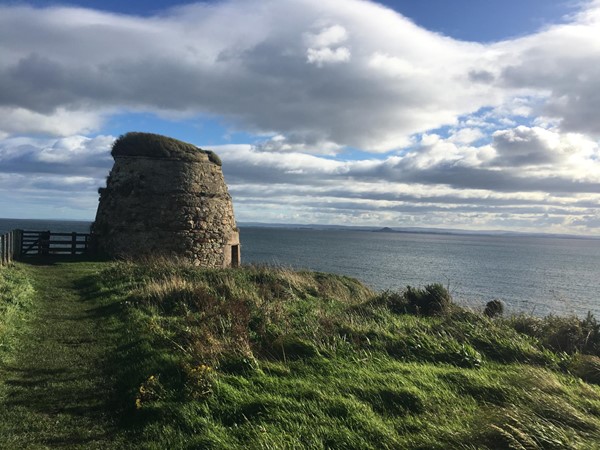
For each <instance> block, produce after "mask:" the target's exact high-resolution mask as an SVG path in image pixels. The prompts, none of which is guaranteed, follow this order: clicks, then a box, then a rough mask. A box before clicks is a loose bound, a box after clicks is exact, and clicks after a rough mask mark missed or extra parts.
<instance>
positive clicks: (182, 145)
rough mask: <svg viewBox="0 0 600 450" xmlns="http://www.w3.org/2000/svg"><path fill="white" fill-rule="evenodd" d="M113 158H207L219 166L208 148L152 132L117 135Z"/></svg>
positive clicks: (219, 161)
mask: <svg viewBox="0 0 600 450" xmlns="http://www.w3.org/2000/svg"><path fill="white" fill-rule="evenodd" d="M111 154H112V156H113V158H116V157H119V156H142V157H147V158H169V159H171V158H172V159H182V160H191V161H199V160H204V155H206V156H208V160H209V161H211V162H212V163H214V164H216V165H218V166H220V165H221V159H220V158H219V157H218V156H217V154H216V153H214V152H212V151H210V150H202V149H201V148H198V147H196V146H195V145H192V144H188V143H187V142H183V141H180V140H177V139H173V138H170V137H167V136H162V135H160V134H154V133H139V132H130V133H127V134H124V135H122V136H120V137H119V139H117V140H116V141H115V143H114V144H113V148H112V152H111Z"/></svg>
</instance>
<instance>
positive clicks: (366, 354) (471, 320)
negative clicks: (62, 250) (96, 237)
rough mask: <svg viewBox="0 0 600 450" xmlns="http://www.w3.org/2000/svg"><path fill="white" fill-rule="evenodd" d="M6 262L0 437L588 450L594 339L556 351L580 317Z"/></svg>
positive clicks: (342, 286)
mask: <svg viewBox="0 0 600 450" xmlns="http://www.w3.org/2000/svg"><path fill="white" fill-rule="evenodd" d="M13 270H15V269H10V271H13ZM11 273H12V272H11ZM15 273H19V274H20V275H18V277H20V278H19V279H20V280H21V281H20V282H23V283H24V284H23V285H26V284H27V283H28V281H27V280H28V279H29V280H31V281H30V284H32V285H33V287H34V288H35V292H36V294H35V296H34V299H35V301H34V302H25V303H24V304H25V306H24V307H23V309H22V310H23V311H25V312H26V313H27V314H28V315H29V319H27V321H26V323H25V325H23V324H22V325H21V331H18V332H17V333H16V334H15V336H16V337H14V338H13V340H12V342H15V343H17V344H18V345H16V346H13V347H12V349H9V350H8V354H10V355H12V358H13V359H12V362H11V363H10V364H9V366H8V370H7V371H4V372H0V380H2V382H0V393H1V395H0V403H3V404H1V405H0V448H4V447H7V448H19V447H27V446H29V447H34V448H35V447H42V448H43V447H44V446H48V447H53V446H63V447H78V446H79V447H81V448H93V447H96V448H123V447H125V446H126V445H125V443H128V445H131V446H132V447H136V448H151V449H152V448H155V449H165V448H169V449H175V448H201V449H203V448H207V449H210V448H214V449H236V448H240V449H242V448H265V449H287V448H311V449H326V448H338V449H342V448H343V449H354V448H355V449H370V448H372V449H386V448H389V449H392V448H393V449H396V448H411V449H448V448H464V449H486V448H488V449H496V448H514V449H570V448H575V449H578V448H579V449H593V448H600V444H599V443H600V386H598V385H597V383H598V381H599V380H600V377H597V375H598V372H597V370H598V368H600V365H598V364H597V363H598V355H597V354H596V353H594V349H595V348H596V347H594V339H595V337H594V336H592V334H589V333H588V336H587V338H586V339H587V340H586V341H585V344H586V345H587V347H582V346H581V345H580V344H581V342H580V343H578V344H577V345H573V346H571V347H565V348H563V346H561V347H556V346H553V345H555V344H556V343H562V342H567V341H568V342H571V341H569V339H567V340H566V341H565V339H564V336H562V335H561V332H559V331H557V330H562V329H563V328H565V327H566V330H567V332H566V336H571V335H572V336H579V331H580V329H585V330H592V331H593V330H594V326H595V325H594V323H593V321H591V319H590V320H588V322H584V321H579V322H577V323H575V322H573V319H570V318H566V319H564V320H559V319H544V320H541V322H539V323H541V324H542V325H539V323H538V322H536V323H538V325H539V326H535V327H534V326H533V325H531V324H530V323H529V322H526V321H524V320H523V319H522V318H520V319H519V318H512V319H511V318H507V319H502V318H498V319H490V318H488V317H486V316H484V315H482V314H475V313H472V312H469V311H466V310H463V309H461V308H458V307H456V306H455V305H453V304H452V303H451V301H449V302H446V300H449V299H445V300H444V303H443V307H438V306H435V307H430V305H429V303H428V302H429V301H428V299H427V296H428V295H431V298H432V301H433V302H435V303H436V304H438V305H439V304H440V298H441V297H444V295H442V294H444V293H443V291H442V290H441V288H440V287H439V286H433V287H430V288H429V289H422V290H418V289H412V290H409V292H410V294H408V295H406V294H405V293H402V292H384V293H374V292H372V291H371V290H369V289H368V288H366V287H365V286H363V285H362V284H360V283H359V282H358V281H356V280H354V279H351V278H347V277H341V276H337V275H329V274H321V273H315V272H294V271H291V270H282V269H273V268H264V267H262V268H261V267H244V268H240V269H224V270H202V269H197V268H194V267H191V266H189V265H185V264H177V263H168V262H165V261H163V262H148V263H140V264H133V263H65V264H56V265H52V266H19V267H17V268H16V272H15ZM29 292H31V291H29ZM26 297H27V296H26ZM444 298H445V297H444ZM19 317H21V318H20V319H19V320H20V321H21V322H22V319H23V317H22V314H21V315H20V316H19ZM517 319H518V320H517ZM592 319H593V318H592ZM549 320H554V321H555V323H554V325H555V326H554V328H552V327H550V325H548V323H549V322H548V321H549ZM525 322H526V323H525ZM15 323H16V322H15ZM524 324H525V325H527V324H529V325H531V326H529V325H528V326H529V328H527V327H526V326H525V325H524ZM565 324H570V325H569V326H566V325H565ZM574 324H575V325H574ZM17 328H18V327H17ZM574 330H575V331H574ZM550 335H554V337H553V338H552V339H550V338H549V337H548V336H550ZM561 336H562V337H561ZM561 345H562V344H561ZM583 351H588V354H583ZM57 355H62V356H57ZM584 380H588V381H587V382H586V381H584ZM594 383H596V384H594ZM7 406H8V407H9V408H7ZM89 430H91V434H89V435H86V434H85V433H88V431H89ZM17 444H18V445H17Z"/></svg>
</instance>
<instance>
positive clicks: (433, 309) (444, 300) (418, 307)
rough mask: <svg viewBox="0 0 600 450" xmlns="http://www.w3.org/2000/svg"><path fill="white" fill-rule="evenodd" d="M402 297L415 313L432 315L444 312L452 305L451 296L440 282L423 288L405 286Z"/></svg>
mask: <svg viewBox="0 0 600 450" xmlns="http://www.w3.org/2000/svg"><path fill="white" fill-rule="evenodd" d="M404 297H405V298H406V300H407V301H408V304H409V305H410V307H411V308H412V309H413V310H414V312H415V313H417V314H422V315H425V316H433V315H439V314H444V313H445V312H447V311H448V310H449V309H450V306H451V305H452V297H451V296H450V293H449V292H448V290H447V289H446V288H445V287H444V286H442V285H441V284H440V283H435V284H429V285H427V286H425V287H424V288H423V289H419V288H413V287H411V286H407V287H406V292H405V293H404Z"/></svg>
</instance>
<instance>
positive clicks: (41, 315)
mask: <svg viewBox="0 0 600 450" xmlns="http://www.w3.org/2000/svg"><path fill="white" fill-rule="evenodd" d="M26 268H27V271H28V272H29V273H30V274H31V279H32V283H33V284H34V287H35V289H36V306H35V307H34V310H33V311H32V315H31V319H30V321H29V322H28V324H27V326H26V327H25V328H24V330H23V331H22V332H21V334H20V335H19V337H18V347H17V351H16V352H14V356H13V358H12V360H11V361H10V362H9V363H8V364H7V365H6V366H5V367H0V448H1V449H5V448H6V449H21V448H85V449H92V448H101V449H106V448H124V447H127V445H126V442H127V439H126V437H125V436H124V435H123V434H122V433H120V432H119V431H118V429H117V427H116V417H115V414H114V413H113V412H112V410H111V400H112V399H113V398H114V387H113V383H114V381H113V380H112V379H111V376H110V374H109V373H107V372H108V371H107V370H106V367H105V364H103V362H104V361H105V359H106V357H107V355H109V354H110V352H112V351H115V350H116V348H117V346H118V343H119V340H120V339H119V333H120V332H121V330H122V328H123V327H122V324H121V323H120V322H119V317H118V315H117V314H115V311H114V308H111V307H110V305H107V304H102V299H94V297H93V296H92V295H90V294H89V292H87V293H86V286H85V279H86V277H87V276H89V275H90V274H92V273H93V272H94V271H97V270H98V268H99V266H98V264H95V263H81V262H78V263H68V262H64V263H57V264H51V265H29V266H27V267H26Z"/></svg>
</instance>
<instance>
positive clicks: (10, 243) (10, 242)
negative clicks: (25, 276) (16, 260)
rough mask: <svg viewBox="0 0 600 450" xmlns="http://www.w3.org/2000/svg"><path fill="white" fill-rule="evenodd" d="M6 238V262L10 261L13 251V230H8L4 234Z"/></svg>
mask: <svg viewBox="0 0 600 450" xmlns="http://www.w3.org/2000/svg"><path fill="white" fill-rule="evenodd" d="M6 239H7V241H8V242H7V243H6V248H7V250H8V251H7V255H6V256H7V258H6V262H7V263H10V262H11V261H12V259H13V255H12V253H13V232H12V231H9V232H8V236H6Z"/></svg>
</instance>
